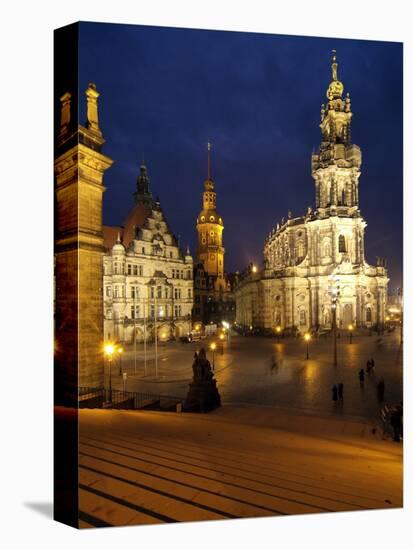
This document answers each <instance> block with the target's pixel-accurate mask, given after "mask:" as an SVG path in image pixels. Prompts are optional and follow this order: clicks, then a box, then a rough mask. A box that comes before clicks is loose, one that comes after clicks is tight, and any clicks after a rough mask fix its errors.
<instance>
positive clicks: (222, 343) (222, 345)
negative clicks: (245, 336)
mask: <svg viewBox="0 0 413 550" xmlns="http://www.w3.org/2000/svg"><path fill="white" fill-rule="evenodd" d="M224 338H225V336H224V334H223V333H222V332H221V334H220V335H219V339H220V340H221V355H224Z"/></svg>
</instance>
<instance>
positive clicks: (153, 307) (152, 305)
mask: <svg viewBox="0 0 413 550" xmlns="http://www.w3.org/2000/svg"><path fill="white" fill-rule="evenodd" d="M151 317H152V318H153V317H155V306H154V304H151Z"/></svg>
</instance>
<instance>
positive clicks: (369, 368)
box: [359, 357, 375, 384]
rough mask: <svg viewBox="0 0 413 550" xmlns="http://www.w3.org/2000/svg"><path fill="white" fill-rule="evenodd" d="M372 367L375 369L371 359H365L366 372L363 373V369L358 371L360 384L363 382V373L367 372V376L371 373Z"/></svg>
mask: <svg viewBox="0 0 413 550" xmlns="http://www.w3.org/2000/svg"><path fill="white" fill-rule="evenodd" d="M374 367H375V362H374V359H373V357H372V358H371V359H367V363H366V371H364V369H360V370H359V380H360V384H363V382H364V378H365V372H367V374H370V373H371V372H372V371H373V369H374Z"/></svg>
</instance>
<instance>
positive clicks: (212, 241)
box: [196, 142, 226, 292]
mask: <svg viewBox="0 0 413 550" xmlns="http://www.w3.org/2000/svg"><path fill="white" fill-rule="evenodd" d="M216 203H217V194H216V192H215V183H214V181H213V179H212V176H211V144H210V143H209V142H208V177H207V179H206V180H205V182H204V193H203V204H202V210H201V212H200V213H199V216H198V217H197V220H196V230H197V233H198V247H197V258H198V262H200V263H202V265H203V267H204V270H205V273H206V274H207V275H208V277H209V278H210V279H211V280H212V281H213V288H214V290H215V291H217V292H220V291H221V292H225V289H226V284H225V276H224V254H225V248H224V247H223V244H222V234H223V231H224V222H223V219H222V216H221V215H220V214H219V213H218V212H217V204H216Z"/></svg>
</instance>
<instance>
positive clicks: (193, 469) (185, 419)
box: [58, 405, 402, 528]
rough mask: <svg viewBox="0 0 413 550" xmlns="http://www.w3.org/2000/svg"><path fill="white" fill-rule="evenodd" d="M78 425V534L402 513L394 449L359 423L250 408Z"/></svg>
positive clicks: (126, 414) (96, 416) (97, 413)
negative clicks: (128, 527)
mask: <svg viewBox="0 0 413 550" xmlns="http://www.w3.org/2000/svg"><path fill="white" fill-rule="evenodd" d="M58 414H59V412H58ZM79 417H80V432H79V440H80V468H79V484H80V497H79V506H80V523H79V526H80V527H82V528H87V527H93V526H100V527H102V526H112V525H131V524H158V523H170V522H180V521H202V520H218V519H235V518H246V517H260V516H283V515H289V514H308V513H326V512H334V511H350V510H354V511H360V510H367V509H368V510H371V509H382V508H394V507H400V506H402V446H401V445H400V444H396V443H393V442H391V441H383V440H381V439H380V436H379V434H377V433H376V434H372V432H371V430H370V426H369V425H368V423H367V422H358V421H349V420H348V419H344V418H334V417H332V416H331V415H326V416H314V415H312V416H308V415H303V414H300V413H299V412H291V411H288V410H284V411H280V410H278V411H277V409H275V408H274V407H257V406H251V405H248V406H245V405H244V406H225V407H222V408H220V409H218V410H216V411H214V412H212V413H210V414H208V415H199V414H198V415H196V414H189V413H181V414H180V413H162V412H152V411H116V410H85V409H84V410H80V411H79ZM279 521H282V520H280V519H279Z"/></svg>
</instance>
